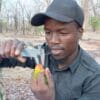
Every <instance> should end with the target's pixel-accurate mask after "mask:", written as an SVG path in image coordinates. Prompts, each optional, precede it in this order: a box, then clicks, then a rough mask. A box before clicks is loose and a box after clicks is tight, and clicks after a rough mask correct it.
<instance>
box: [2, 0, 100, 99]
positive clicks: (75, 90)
mask: <svg viewBox="0 0 100 100" xmlns="http://www.w3.org/2000/svg"><path fill="white" fill-rule="evenodd" d="M83 22H84V14H83V11H82V9H81V8H80V7H79V5H78V4H77V3H76V2H75V1H74V0H54V1H53V2H52V3H51V5H50V6H49V7H48V8H47V11H46V12H45V13H39V14H36V15H35V16H33V18H32V21H31V23H32V25H33V26H39V25H44V30H45V38H46V43H45V44H43V45H42V46H41V49H44V51H45V63H44V67H45V71H44V72H41V73H40V74H39V76H38V78H37V79H35V78H34V77H33V76H32V84H31V88H32V91H33V93H34V95H35V96H36V98H37V99H38V100H99V98H100V65H99V64H97V63H96V62H95V60H93V58H91V57H90V56H89V55H88V54H87V53H86V52H85V51H84V50H83V49H82V48H81V47H80V46H79V39H80V38H81V37H82V34H83V28H82V27H83ZM17 46H18V44H17ZM6 47H7V46H6ZM8 47H10V49H9V51H12V49H11V48H12V45H11V44H10V46H8ZM21 47H23V46H21ZM17 50H19V53H18V55H20V52H21V50H22V49H20V48H19V49H17ZM37 50H38V48H37ZM15 51H16V49H14V50H13V52H14V56H15ZM4 54H5V53H4ZM10 54H11V52H10ZM2 56H3V55H2ZM23 59H24V60H25V61H26V59H25V58H23ZM20 61H21V60H20ZM30 62H32V61H30ZM33 62H34V64H35V60H34V61H33ZM26 64H27V63H26ZM28 65H30V64H28ZM44 74H45V75H46V77H47V81H48V84H45V82H44Z"/></svg>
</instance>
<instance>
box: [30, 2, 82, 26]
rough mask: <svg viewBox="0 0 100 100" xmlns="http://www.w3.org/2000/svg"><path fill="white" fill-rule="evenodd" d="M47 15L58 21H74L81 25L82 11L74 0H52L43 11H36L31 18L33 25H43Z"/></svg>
mask: <svg viewBox="0 0 100 100" xmlns="http://www.w3.org/2000/svg"><path fill="white" fill-rule="evenodd" d="M47 17H49V18H52V19H54V20H57V21H60V22H71V21H76V22H77V23H78V24H79V25H80V26H83V22H84V13H83V10H82V9H81V8H80V6H79V5H78V4H77V2H76V1H75V0H53V2H52V3H51V5H50V6H49V7H48V8H47V10H46V12H45V13H38V14H36V15H34V16H33V18H32V19H31V24H32V25H33V26H40V25H43V24H44V22H45V19H46V18H47Z"/></svg>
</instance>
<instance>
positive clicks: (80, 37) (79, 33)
mask: <svg viewBox="0 0 100 100" xmlns="http://www.w3.org/2000/svg"><path fill="white" fill-rule="evenodd" d="M83 32H84V30H83V28H82V27H81V28H79V29H78V36H79V39H82V36H83Z"/></svg>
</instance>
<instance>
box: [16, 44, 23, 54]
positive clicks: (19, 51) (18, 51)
mask: <svg viewBox="0 0 100 100" xmlns="http://www.w3.org/2000/svg"><path fill="white" fill-rule="evenodd" d="M24 47H25V43H24V42H20V43H19V44H18V46H17V48H16V51H15V55H16V56H19V55H20V54H21V52H22V50H23V49H24Z"/></svg>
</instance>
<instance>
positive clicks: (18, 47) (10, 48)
mask: <svg viewBox="0 0 100 100" xmlns="http://www.w3.org/2000/svg"><path fill="white" fill-rule="evenodd" d="M24 47H25V43H24V42H22V41H19V40H17V39H15V40H5V41H1V42H0V58H9V57H16V58H17V59H18V60H19V61H21V62H23V63H24V62H25V61H26V59H25V58H24V57H21V56H20V54H21V52H22V50H23V49H24Z"/></svg>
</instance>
